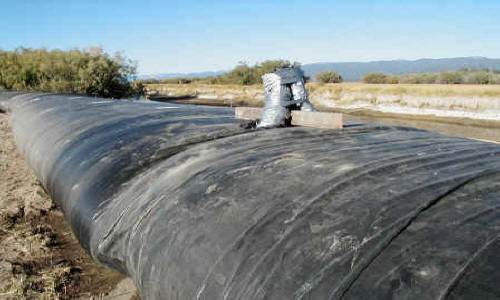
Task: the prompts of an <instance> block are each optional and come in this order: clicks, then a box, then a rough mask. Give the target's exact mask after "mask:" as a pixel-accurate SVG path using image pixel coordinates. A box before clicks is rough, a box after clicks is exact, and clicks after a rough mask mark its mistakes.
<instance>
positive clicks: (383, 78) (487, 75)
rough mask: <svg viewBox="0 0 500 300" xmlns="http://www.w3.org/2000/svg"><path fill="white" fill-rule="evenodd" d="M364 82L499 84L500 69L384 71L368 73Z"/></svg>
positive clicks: (363, 79)
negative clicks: (434, 71) (400, 73)
mask: <svg viewBox="0 0 500 300" xmlns="http://www.w3.org/2000/svg"><path fill="white" fill-rule="evenodd" d="M361 81H362V82H364V83H383V84H398V83H407V84H500V71H497V70H490V69H484V70H471V69H462V70H459V71H456V72H442V73H420V74H407V75H399V76H395V75H390V74H384V73H368V74H365V75H364V76H363V78H362V79H361Z"/></svg>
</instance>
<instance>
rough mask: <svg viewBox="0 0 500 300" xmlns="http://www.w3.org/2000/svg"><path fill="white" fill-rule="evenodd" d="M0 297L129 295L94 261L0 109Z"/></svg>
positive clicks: (118, 278)
mask: <svg viewBox="0 0 500 300" xmlns="http://www.w3.org/2000/svg"><path fill="white" fill-rule="evenodd" d="M0 298H2V299H19V298H27V299H39V298H43V299H59V298H61V299H67V298H84V299H88V298H91V299H102V298H113V299H133V298H138V297H137V295H136V291H135V288H134V287H133V285H132V283H131V281H130V280H129V279H126V278H125V277H124V276H123V275H121V274H119V273H117V272H115V271H113V270H110V269H107V268H105V267H103V266H101V265H99V264H97V263H95V262H94V261H93V260H92V259H91V257H90V256H89V255H88V254H87V253H86V252H85V251H84V250H83V248H82V247H81V246H80V245H79V244H78V241H77V240H76V238H75V236H74V235H73V233H72V231H71V229H70V227H69V226H68V224H67V223H66V221H65V220H64V218H63V214H62V212H61V211H60V210H59V209H58V208H57V205H56V204H55V203H54V202H53V201H52V200H51V199H50V197H49V196H48V195H47V194H46V192H45V191H44V189H43V187H42V186H41V184H40V182H39V181H38V180H37V178H36V177H35V175H34V174H33V172H32V171H31V169H30V168H29V167H28V166H27V164H26V162H25V160H24V159H23V157H22V156H21V155H20V154H19V152H18V151H17V149H16V146H15V144H14V139H13V136H12V131H11V129H10V128H9V126H8V116H7V115H6V114H2V113H0Z"/></svg>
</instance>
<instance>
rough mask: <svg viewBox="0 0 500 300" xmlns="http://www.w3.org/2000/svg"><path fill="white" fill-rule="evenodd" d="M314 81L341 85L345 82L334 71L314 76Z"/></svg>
mask: <svg viewBox="0 0 500 300" xmlns="http://www.w3.org/2000/svg"><path fill="white" fill-rule="evenodd" d="M314 79H315V81H317V82H320V83H340V82H343V81H344V79H342V76H340V74H339V73H336V72H333V71H332V70H328V71H324V72H321V73H318V74H317V75H316V76H314Z"/></svg>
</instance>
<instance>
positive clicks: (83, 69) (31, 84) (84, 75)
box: [0, 47, 143, 98]
mask: <svg viewBox="0 0 500 300" xmlns="http://www.w3.org/2000/svg"><path fill="white" fill-rule="evenodd" d="M136 70H137V67H136V64H135V63H134V62H133V61H131V60H130V59H127V58H126V57H125V56H124V55H123V54H121V53H116V54H114V55H113V56H111V55H109V54H107V53H106V52H105V51H104V50H103V49H101V48H99V47H94V48H89V49H83V50H82V49H76V48H75V49H72V50H69V51H62V50H50V51H49V50H46V49H28V48H18V49H15V50H14V51H2V50H0V89H8V90H24V91H44V92H56V93H74V94H86V95H89V96H95V97H107V98H124V97H129V96H132V95H135V94H142V93H143V87H142V86H141V85H140V84H139V83H134V82H133V79H134V76H135V75H136Z"/></svg>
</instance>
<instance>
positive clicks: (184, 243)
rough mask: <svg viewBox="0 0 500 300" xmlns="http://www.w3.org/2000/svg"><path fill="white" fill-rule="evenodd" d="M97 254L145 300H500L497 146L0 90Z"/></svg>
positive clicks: (28, 150) (35, 160) (26, 144)
mask: <svg viewBox="0 0 500 300" xmlns="http://www.w3.org/2000/svg"><path fill="white" fill-rule="evenodd" d="M0 106H4V108H6V109H7V110H10V111H11V114H12V115H11V125H12V127H13V130H14V134H15V138H16V140H17V143H18V146H19V149H20V150H21V151H22V153H23V154H24V155H25V157H26V159H27V160H28V162H29V164H30V165H31V167H32V168H33V169H34V170H35V172H36V174H37V176H38V178H39V179H40V180H41V182H42V183H43V185H44V186H45V187H46V189H47V191H48V192H49V193H50V195H51V196H52V198H53V199H54V200H55V201H56V202H57V203H58V204H59V205H60V206H61V208H62V210H63V212H64V215H65V216H66V219H67V220H68V222H69V223H70V224H71V227H72V228H73V230H74V232H75V234H76V235H77V237H78V239H79V240H80V243H81V244H82V245H83V247H84V248H85V249H86V250H87V251H88V252H89V253H91V255H92V256H93V258H94V259H96V260H98V261H99V262H101V263H102V264H104V265H106V266H109V267H111V268H114V269H117V270H119V271H121V272H123V273H125V274H127V275H129V276H130V277H132V278H133V280H134V282H135V284H136V285H137V287H138V289H139V292H140V294H141V296H142V298H144V299H338V298H346V299H388V298H396V299H438V298H439V299H441V298H443V299H444V298H449V299H455V298H462V299H486V298H488V299H492V298H499V297H500V284H499V283H500V238H499V236H500V146H499V145H496V144H490V143H483V142H477V141H471V140H468V139H463V138H455V137H448V136H443V135H440V134H437V133H432V132H427V131H422V130H417V129H412V128H404V127H389V126H351V127H348V128H345V129H343V130H320V129H313V128H303V127H294V128H278V129H268V130H252V129H245V128H243V127H242V126H241V124H239V123H238V122H237V121H236V120H235V119H234V117H233V112H232V110H229V109H226V108H209V107H201V106H196V107H192V106H187V105H173V104H168V103H154V102H149V101H139V102H133V101H126V100H105V99H95V98H87V97H78V96H70V95H50V94H40V93H38V94H33V93H0Z"/></svg>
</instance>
